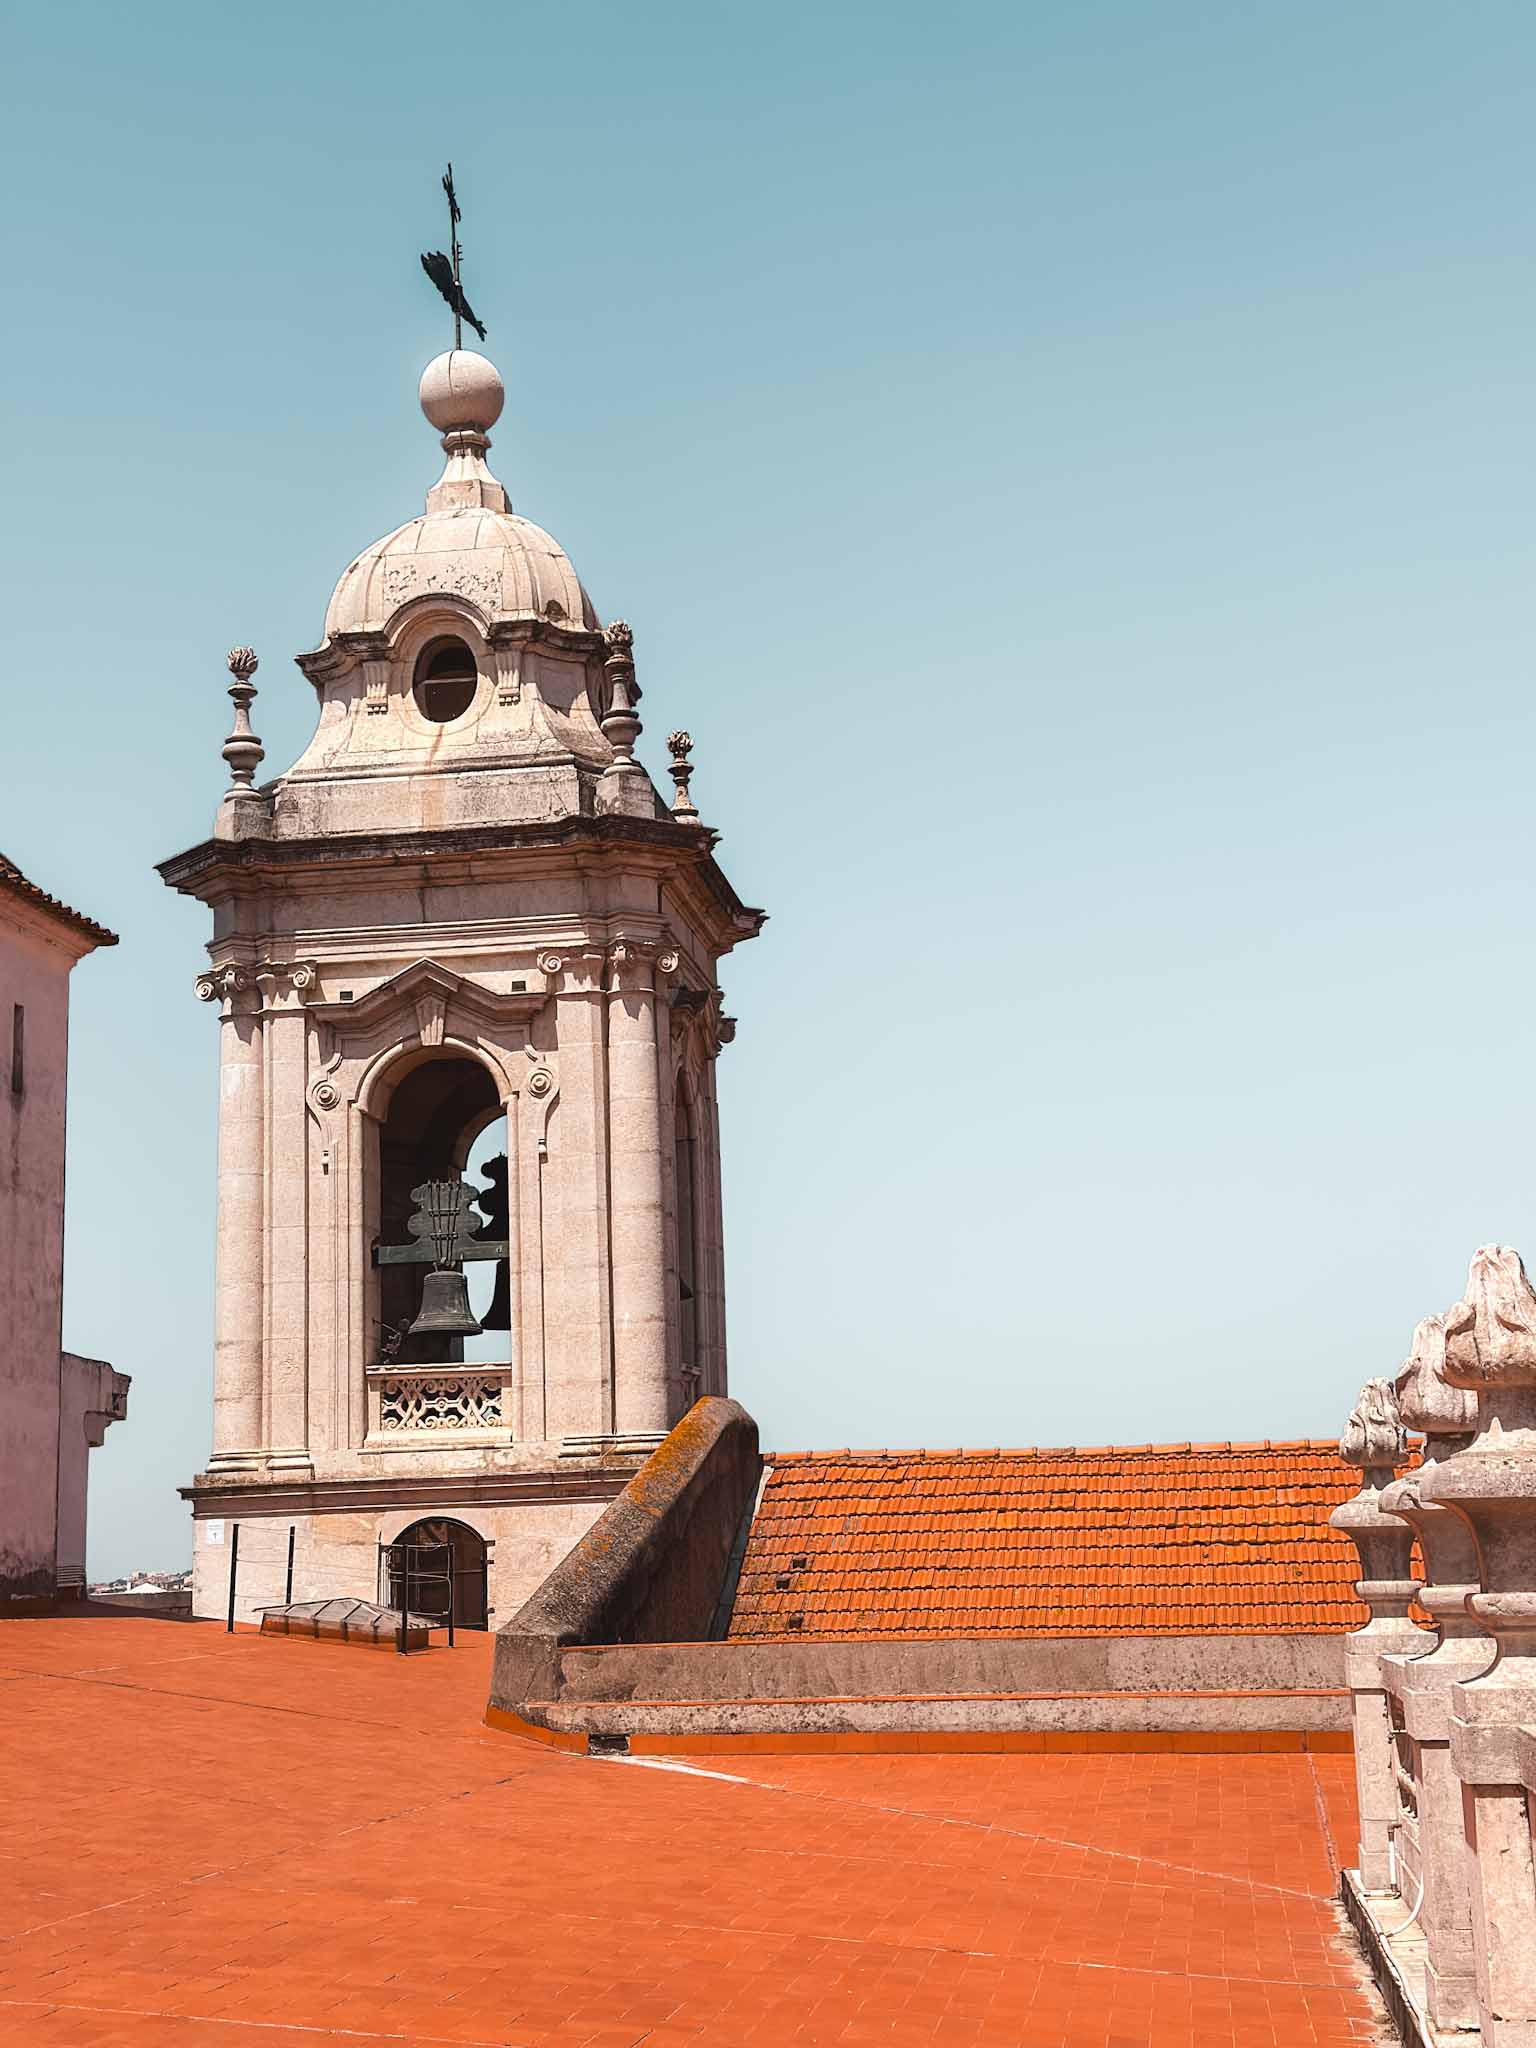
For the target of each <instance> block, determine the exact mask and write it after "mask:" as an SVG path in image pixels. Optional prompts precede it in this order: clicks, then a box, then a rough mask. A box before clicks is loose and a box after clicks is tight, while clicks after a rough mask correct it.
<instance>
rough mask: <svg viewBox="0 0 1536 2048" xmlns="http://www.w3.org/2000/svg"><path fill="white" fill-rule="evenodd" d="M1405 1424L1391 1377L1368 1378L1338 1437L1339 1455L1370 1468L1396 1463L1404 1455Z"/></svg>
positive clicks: (1345, 1459) (1359, 1467) (1359, 1466)
mask: <svg viewBox="0 0 1536 2048" xmlns="http://www.w3.org/2000/svg"><path fill="white" fill-rule="evenodd" d="M1402 1448H1403V1425H1402V1421H1401V1419H1400V1417H1399V1415H1398V1412H1397V1396H1396V1394H1395V1393H1394V1392H1393V1391H1392V1382H1391V1381H1390V1380H1367V1381H1366V1383H1365V1385H1364V1386H1363V1387H1362V1388H1361V1389H1360V1398H1359V1400H1358V1401H1357V1402H1356V1403H1355V1406H1354V1411H1353V1413H1352V1414H1351V1415H1350V1418H1349V1420H1348V1422H1346V1423H1345V1425H1344V1434H1343V1435H1342V1436H1341V1437H1340V1438H1339V1456H1340V1458H1341V1459H1342V1460H1343V1462H1344V1463H1345V1464H1346V1465H1353V1466H1355V1467H1356V1469H1357V1470H1359V1471H1363V1472H1369V1471H1372V1470H1373V1469H1377V1468H1379V1467H1381V1466H1383V1465H1389V1466H1390V1465H1395V1464H1396V1463H1397V1461H1398V1459H1399V1457H1401V1455H1402Z"/></svg>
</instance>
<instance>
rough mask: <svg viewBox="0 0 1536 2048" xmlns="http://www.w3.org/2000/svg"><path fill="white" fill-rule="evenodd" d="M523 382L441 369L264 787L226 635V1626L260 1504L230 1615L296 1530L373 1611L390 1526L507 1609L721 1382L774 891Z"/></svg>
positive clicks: (462, 1597) (221, 1537)
mask: <svg viewBox="0 0 1536 2048" xmlns="http://www.w3.org/2000/svg"><path fill="white" fill-rule="evenodd" d="M503 396H504V394H503V389H502V383H501V379H500V377H499V376H498V375H497V373H496V371H495V370H494V369H493V367H492V366H491V364H490V363H489V362H487V361H486V360H485V358H484V357H483V356H479V355H476V354H473V353H471V352H468V351H465V350H458V349H456V350H454V351H452V352H450V353H449V354H447V355H443V356H440V357H438V358H437V360H436V361H435V362H433V363H432V364H430V365H429V366H428V368H427V371H426V373H425V375H424V376H423V378H422V380H421V404H422V410H423V411H424V413H425V414H426V416H427V418H428V420H429V421H430V422H431V424H432V425H433V426H434V427H435V428H436V429H437V430H438V431H439V433H440V434H441V437H442V447H443V452H444V455H445V457H446V463H445V467H444V469H443V473H442V476H441V478H440V479H439V481H438V482H437V483H436V484H435V485H434V486H433V487H432V489H431V490H430V491H429V492H428V493H427V502H426V511H425V512H424V514H423V515H422V516H421V517H419V518H416V519H412V520H410V521H409V522H407V524H405V525H404V526H401V527H399V528H397V529H396V531H395V532H393V533H391V534H389V535H387V536H386V537H385V538H384V539H383V540H381V541H378V542H376V543H375V544H374V545H373V546H372V547H370V548H367V549H365V550H364V552H363V553H362V554H361V555H359V556H358V557H357V559H356V560H355V561H354V562H353V563H352V564H351V566H350V567H349V568H348V569H347V570H346V572H345V573H344V574H343V576H342V578H341V580H340V582H339V583H338V584H337V586H336V589H335V593H334V595H333V596H332V598H331V602H330V607H329V609H328V611H327V613H326V619H325V630H324V634H323V636H322V639H321V644H320V646H319V647H318V648H317V649H316V650H315V651H314V652H313V653H311V654H305V655H301V656H300V657H299V663H298V665H299V667H300V669H301V670H302V671H303V673H304V675H305V676H306V677H307V679H308V681H309V683H310V685H311V686H312V687H313V689H314V692H315V696H316V699H317V706H318V720H317V724H316V728H315V734H314V737H313V739H312V740H311V741H310V743H309V745H308V747H306V749H305V750H304V752H303V754H302V755H301V756H300V758H299V759H298V760H297V761H296V762H295V763H294V765H293V766H292V767H291V768H290V769H289V770H288V771H287V772H286V773H285V774H283V775H280V776H279V777H277V779H276V780H275V781H272V782H268V783H262V784H258V783H257V781H256V771H257V769H258V767H259V764H260V762H261V760H262V758H263V749H262V746H261V742H260V740H259V739H258V738H257V737H256V735H255V733H254V732H253V731H252V728H251V718H250V712H251V706H252V701H253V699H254V698H255V695H256V686H255V684H254V681H253V677H254V675H255V673H256V670H257V662H256V657H255V655H254V654H253V653H252V652H251V650H250V649H248V648H237V649H235V651H234V652H233V653H232V654H231V656H230V659H229V667H230V672H231V676H232V682H231V685H230V690H229V694H230V696H231V698H232V699H233V701H234V705H235V719H234V729H233V731H232V733H231V735H230V738H229V740H228V741H227V742H226V744H225V747H224V757H225V760H226V761H227V762H228V764H229V767H230V773H231V781H230V786H229V788H228V790H227V791H226V793H225V795H224V798H223V801H222V802H221V803H220V805H219V809H218V813H217V816H216V818H215V821H214V827H213V834H212V836H211V837H210V838H209V839H207V840H205V841H203V843H202V844H200V845H198V846H194V847H193V848H191V849H190V850H189V851H188V852H186V853H182V854H179V855H177V856H176V857H175V858H174V859H172V860H168V861H166V862H165V863H164V864H163V865H162V866H161V868H160V874H161V875H162V877H163V879H164V880H165V881H166V882H167V883H168V884H169V885H170V887H172V888H174V889H176V890H178V891H180V892H181V893H182V894H184V895H188V896H194V897H196V898H197V899H198V900H199V901H201V902H203V903H205V904H207V905H208V907H209V909H210V910H211V912H212V914H213V936H212V939H211V941H210V944H209V962H208V966H207V968H206V969H205V970H204V972H203V973H202V974H201V975H200V976H199V977H198V981H197V993H198V995H199V996H200V997H202V999H203V1000H204V1001H205V1002H207V1003H208V1004H209V1006H210V1007H211V1008H212V1009H213V1010H214V1011H215V1012H216V1014H217V1016H218V1018H219V1035H220V1060H219V1069H220V1083H219V1155H218V1254H217V1274H216V1287H215V1295H216V1303H215V1337H214V1424H213V1448H212V1454H211V1456H210V1458H209V1461H208V1468H207V1470H206V1471H205V1472H203V1473H200V1474H199V1475H198V1476H197V1478H196V1479H195V1481H194V1482H193V1484H192V1486H191V1487H190V1488H189V1489H187V1493H188V1497H189V1498H190V1499H191V1502H192V1507H193V1516H194V1526H195V1538H196V1540H195V1546H194V1557H195V1566H196V1571H195V1580H196V1611H197V1612H198V1613H200V1614H216V1613H217V1614H222V1613H223V1612H224V1611H225V1601H226V1598H227V1594H228V1584H229V1556H230V1548H231V1543H232V1536H233V1528H234V1525H236V1524H238V1525H239V1528H240V1552H239V1558H240V1562H239V1570H238V1584H237V1612H238V1614H239V1616H240V1618H241V1619H252V1618H254V1617H255V1615H256V1613H257V1610H258V1609H259V1608H260V1607H262V1606H263V1605H269V1604H273V1603H275V1602H278V1601H281V1600H282V1599H283V1598H284V1596H285V1591H286V1586H287V1559H288V1551H289V1532H290V1530H291V1531H292V1532H293V1535H292V1553H293V1570H292V1583H293V1598H294V1599H295V1600H303V1599H320V1598H328V1597H331V1596H336V1595H351V1596H354V1597H362V1598H368V1599H372V1598H377V1597H384V1598H386V1599H387V1598H388V1597H389V1596H390V1590H391V1589H390V1585H389V1584H388V1582H387V1581H388V1577H389V1564H390V1560H391V1557H392V1556H393V1553H392V1552H390V1551H389V1550H388V1549H387V1548H385V1549H383V1550H381V1546H386V1547H387V1546H390V1545H394V1544H396V1543H398V1542H402V1541H405V1542H409V1541H411V1540H413V1539H412V1536H411V1532H412V1531H415V1530H417V1529H421V1528H427V1527H429V1526H430V1529H431V1531H432V1532H433V1533H432V1538H431V1540H433V1541H435V1542H437V1543H439V1544H441V1545H442V1546H443V1547H444V1550H445V1551H446V1550H447V1549H450V1548H451V1550H452V1554H453V1557H454V1567H453V1571H454V1596H453V1597H454V1601H455V1611H456V1615H457V1618H458V1620H459V1621H460V1623H461V1625H465V1624H467V1625H474V1624H475V1623H476V1622H478V1623H480V1624H481V1625H484V1624H485V1623H486V1622H487V1621H489V1623H490V1625H492V1626H494V1625H495V1624H496V1622H497V1621H498V1620H505V1619H506V1618H507V1617H508V1616H509V1615H510V1614H511V1613H513V1612H514V1611H515V1609H516V1607H517V1606H518V1605H519V1604H520V1602H521V1600H522V1599H523V1598H524V1597H526V1595H527V1593H528V1592H530V1591H531V1590H532V1589H533V1587H534V1586H536V1585H537V1584H538V1583H539V1582H540V1581H541V1579H542V1578H543V1577H544V1576H545V1574H546V1573H547V1571H548V1570H549V1569H550V1568H551V1566H552V1565H553V1564H554V1563H555V1562H557V1561H558V1559H559V1558H560V1557H561V1556H563V1555H564V1553H565V1551H566V1550H567V1549H568V1548H569V1547H570V1545H571V1544H572V1543H573V1542H575V1541H576V1539H577V1538H578V1537H579V1536H580V1535H582V1534H583V1533H584V1531H585V1530H586V1529H587V1528H588V1527H589V1526H590V1524H591V1523H592V1522H593V1521H594V1520H595V1519H596V1517H597V1515H598V1514H599V1513H600V1512H601V1510H602V1507H603V1505H604V1503H605V1502H606V1501H607V1500H608V1499H610V1498H611V1497H612V1496H613V1495H614V1494H615V1493H616V1492H617V1491H618V1490H619V1489H620V1488H621V1487H622V1486H623V1485H624V1483H625V1482H626V1480H627V1479H628V1478H629V1477H630V1476H631V1475H632V1473H633V1471H634V1470H635V1467H636V1463H637V1461H638V1459H639V1458H640V1457H642V1456H643V1455H645V1453H646V1452H648V1451H649V1450H650V1449H651V1448H652V1447H653V1446H654V1445H655V1444H656V1443H657V1442H658V1441H659V1440H660V1438H661V1436H662V1435H663V1434H664V1433H665V1432H666V1431H667V1430H668V1429H669V1428H670V1427H671V1426H672V1424H673V1423H675V1422H676V1421H677V1420H678V1419H679V1417H680V1416H681V1415H682V1414H683V1413H684V1412H685V1410H686V1409H687V1408H688V1407H689V1406H690V1404H691V1403H692V1401H693V1400H694V1399H695V1398H696V1397H697V1396H698V1395H700V1394H718V1393H724V1392H725V1390H726V1364H725V1294H724V1266H723V1246H722V1231H721V1213H720V1139H719V1119H718V1112H717V1107H716V1095H715V1062H716V1059H717V1057H718V1055H719V1052H720V1048H721V1046H722V1045H723V1044H724V1043H726V1042H727V1041H728V1040H729V1038H730V1037H731V1033H732V1024H731V1020H730V1019H729V1018H728V1017H726V1016H724V1015H722V1012H721V992H720V989H719V987H718V985H717V970H718V964H719V961H720V959H721V956H722V955H723V954H725V953H727V952H729V950H730V949H731V947H732V946H734V945H736V944H737V943H739V942H740V941H741V940H743V939H749V938H751V937H753V936H754V935H755V934H756V933H757V931H758V930H759V929H760V927H761V925H762V923H763V913H762V912H761V911H758V910H753V909H749V908H747V907H746V906H745V905H743V903H742V902H741V901H740V899H739V898H738V897H737V895H736V893H735V891H734V890H733V889H732V887H731V885H730V883H729V882H728V881H727V880H726V878H725V876H724V874H723V873H722V871H721V869H720V867H719V865H718V864H717V862H716V860H715V845H716V835H715V833H714V832H713V831H712V830H710V828H709V827H708V826H706V825H705V824H704V823H703V822H702V821H701V819H700V815H699V812H698V810H697V808H696V806H695V804H694V802H693V800H692V797H691V795H690V793H689V781H690V777H691V774H692V762H691V760H690V758H689V748H690V744H691V743H690V742H689V740H688V736H687V734H686V733H674V734H673V735H672V738H671V741H670V742H669V745H670V748H671V751H672V757H673V765H672V770H671V774H672V780H673V782H674V783H675V785H676V794H675V797H674V799H673V801H672V803H671V805H670V807H669V806H668V804H667V803H666V802H664V801H663V799H662V798H661V796H659V795H658V793H657V791H656V789H655V787H654V785H653V784H652V782H651V780H650V777H649V776H648V775H647V773H646V771H645V769H644V768H643V767H642V766H641V764H640V763H639V762H638V761H637V760H636V758H635V753H634V748H635V742H636V739H637V737H638V735H639V732H640V718H639V715H638V711H637V706H638V704H639V701H640V689H639V685H638V684H637V682H636V678H635V663H634V650H633V642H632V636H631V633H630V629H629V627H628V626H627V625H625V624H624V623H623V622H622V621H615V622H614V623H612V624H610V625H608V626H607V627H601V626H600V625H599V623H598V619H597V615H596V614H595V612H594V611H593V608H592V605H591V602H590V600H589V599H588V597H587V594H586V592H585V590H584V589H583V588H582V585H581V583H580V581H579V579H578V578H577V575H576V572H575V570H574V569H573V568H572V566H571V563H570V561H569V560H568V559H567V557H566V555H565V554H564V552H563V551H562V550H561V548H560V547H559V546H558V544H557V543H556V542H555V541H554V540H552V539H551V538H550V536H549V535H548V534H547V533H545V532H543V531H542V530H541V529H540V528H539V527H537V526H535V525H534V524H533V523H532V522H531V521H530V520H528V519H525V518H523V517H522V516H521V515H520V514H518V513H516V512H514V511H513V510H512V509H511V506H510V504H509V502H508V499H507V494H506V492H505V490H504V489H503V488H502V486H501V484H500V483H499V482H497V480H496V479H495V477H494V476H492V474H491V472H490V470H489V469H488V468H487V466H486V455H487V452H488V450H489V447H490V440H489V433H490V429H491V428H492V426H494V425H495V423H496V420H497V418H498V417H499V415H500V412H501V408H502V403H503ZM445 1530H446V1531H447V1533H446V1534H445V1533H444V1532H445ZM413 1604H414V1605H416V1606H418V1607H420V1606H421V1605H422V1604H423V1600H422V1598H420V1597H414V1596H413ZM426 1604H427V1605H428V1606H430V1605H431V1602H430V1600H428V1601H427V1602H426Z"/></svg>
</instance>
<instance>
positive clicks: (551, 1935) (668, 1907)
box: [0, 1615, 1378, 2048]
mask: <svg viewBox="0 0 1536 2048" xmlns="http://www.w3.org/2000/svg"><path fill="white" fill-rule="evenodd" d="M488 1659H489V1643H488V1641H487V1639H485V1638H483V1637H482V1638H470V1639H468V1640H467V1641H466V1640H463V1639H461V1641H460V1644H459V1647H458V1648H457V1649H455V1650H454V1651H452V1652H451V1653H450V1652H449V1651H447V1650H437V1651H434V1652H432V1653H430V1654H428V1655H424V1656H420V1657H415V1658H410V1659H405V1660H402V1659H400V1658H397V1657H395V1656H393V1655H391V1654H390V1653H388V1652H381V1651H371V1650H361V1649H351V1648H344V1647H342V1646H340V1645H335V1646H333V1645H330V1644H318V1643H305V1642H285V1641H281V1640H272V1639H263V1638H261V1637H259V1636H255V1635H243V1634H242V1635H236V1636H226V1635H224V1634H223V1632H222V1631H221V1630H220V1629H218V1628H217V1627H214V1626H210V1625H207V1624H178V1623H174V1622H169V1621H164V1620H158V1619H147V1618H143V1619H141V1618H136V1617H126V1616H121V1615H114V1616H101V1615H92V1616H81V1617H78V1618H63V1617H61V1618H56V1619H51V1620H44V1621H13V1622H5V1623H0V1826H3V1829H4V1840H5V1844H6V1852H7V1853H6V1857H5V1859H4V1863H3V1865H0V1903H3V1921H0V1924H3V1927H4V1930H5V1931H4V1935H3V1938H0V2040H3V2041H4V2042H5V2043H6V2044H7V2048H32V2044H34V2043H39V2044H41V2043H52V2044H58V2048H109V2044H117V2043H122V2044H135V2048H144V2044H150V2043H153V2044H161V2043H164V2044H166V2048H179V2044H186V2048H209V2044H229V2048H240V2044H250V2048H323V2044H324V2043H327V2042H336V2043H338V2044H340V2043H345V2044H347V2048H377V2044H380V2043H384V2042H391V2043H396V2044H398V2043H402V2042H404V2043H410V2044H422V2048H425V2044H438V2043H457V2044H468V2048H491V2044H496V2048H556V2044H559V2048H582V2044H586V2048H697V2044H700V2043H709V2044H712V2048H714V2044H719V2048H767V2044H770V2043H772V2044H774V2048H812V2044H815V2048H821V2044H826V2048H834V2044H835V2048H929V2044H935V2043H939V2044H945V2048H949V2044H954V2048H970V2044H976V2048H1185V2044H1197V2043H1198V2044H1199V2048H1280V2044H1282V2043H1284V2044H1285V2048H1312V2044H1319V2043H1325V2044H1330V2048H1332V2044H1341V2048H1342V2044H1345V2043H1356V2044H1358V2043H1364V2042H1371V2041H1374V2040H1376V2039H1377V2038H1378V2033H1377V2021H1376V2019H1375V2016H1374V2008H1373V2005H1372V2003H1371V2000H1370V1998H1369V1997H1368V1994H1367V1993H1366V1992H1365V1990H1364V1989H1363V1988H1362V1987H1363V1978H1362V1974H1361V1970H1360V1967H1359V1964H1358V1962H1357V1961H1356V1960H1355V1958H1354V1956H1353V1953H1352V1950H1351V1948H1350V1945H1349V1942H1348V1938H1347V1936H1344V1937H1341V1934H1340V1922H1339V1919H1338V1916H1337V1913H1336V1911H1335V1908H1334V1906H1333V1904H1332V1894H1333V1891H1334V1888H1335V1881H1336V1880H1335V1870H1334V1866H1335V1863H1336V1861H1337V1859H1338V1856H1339V1854H1340V1839H1341V1838H1343V1839H1344V1840H1347V1838H1348V1830H1349V1828H1350V1826H1351V1824H1352V1800H1351V1790H1350V1774H1351V1766H1350V1762H1349V1759H1348V1758H1347V1757H1341V1756H1306V1755H1276V1756H1187V1757H1185V1756H1167V1755H1140V1756H1138V1755H1090V1756H1028V1755H1024V1756H1006V1755H1004V1756H993V1755H988V1756H953V1755H946V1756H933V1757H927V1756H889V1757H879V1756H876V1757H868V1756H850V1757H846V1758H845V1757H838V1756H832V1757H761V1758H751V1759H744V1760H721V1761H720V1763H719V1769H720V1771H721V1772H722V1773H725V1774H727V1775H722V1776H705V1775H697V1774H694V1773H690V1772H674V1771H669V1770H664V1769H654V1768H648V1767H646V1766H645V1765H641V1764H621V1763H614V1762H608V1761H603V1760H600V1759H596V1758H587V1757H578V1756H570V1755H566V1754H563V1753H561V1752H558V1751H552V1750H548V1749H545V1748H542V1747H540V1746H538V1745H535V1744H532V1743H527V1742H524V1741H521V1740H519V1739H518V1738H516V1737H514V1736H509V1735H499V1734H491V1733H490V1732H489V1731H487V1730H485V1729H484V1728H482V1727H481V1726H480V1725H479V1715H480V1713H481V1710H482V1707H483V1704H484V1700H485V1693H486V1679H487V1675H488ZM1330 1831H1331V1832H1330Z"/></svg>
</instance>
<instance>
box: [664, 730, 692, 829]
mask: <svg viewBox="0 0 1536 2048" xmlns="http://www.w3.org/2000/svg"><path fill="white" fill-rule="evenodd" d="M667 752H668V753H669V754H670V755H671V756H672V767H671V771H670V772H671V776H672V780H673V781H674V782H675V783H676V784H677V795H676V796H675V797H674V798H673V799H672V815H673V817H674V818H676V820H677V822H678V823H679V824H680V825H697V824H698V822H699V807H698V805H697V804H696V803H695V802H694V800H693V798H692V797H691V796H690V795H689V794H688V785H689V783H690V782H691V781H692V780H693V763H692V761H690V760H689V758H688V756H689V755H690V754H691V753H692V752H693V735H692V733H687V732H669V733H668V734H667Z"/></svg>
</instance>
